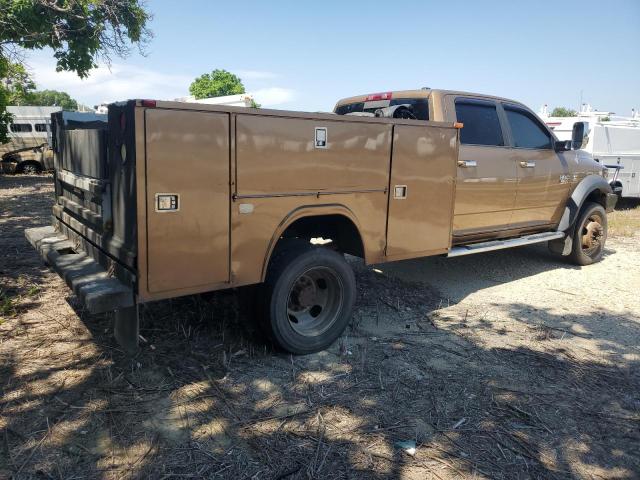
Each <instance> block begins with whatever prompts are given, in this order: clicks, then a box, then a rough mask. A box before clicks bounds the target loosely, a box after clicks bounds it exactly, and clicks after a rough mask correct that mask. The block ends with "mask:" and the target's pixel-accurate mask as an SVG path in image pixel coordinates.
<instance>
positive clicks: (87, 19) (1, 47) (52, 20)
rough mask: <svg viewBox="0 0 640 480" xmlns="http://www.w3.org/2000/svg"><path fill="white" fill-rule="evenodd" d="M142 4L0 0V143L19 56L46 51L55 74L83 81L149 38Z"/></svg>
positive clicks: (122, 0)
mask: <svg viewBox="0 0 640 480" xmlns="http://www.w3.org/2000/svg"><path fill="white" fill-rule="evenodd" d="M142 2H143V0H0V142H3V141H6V134H7V123H8V122H9V121H10V117H9V116H8V115H7V112H6V106H7V105H8V103H9V100H10V96H11V95H12V92H14V93H15V92H16V88H17V87H16V85H13V86H10V85H8V83H7V81H6V80H7V78H8V77H7V75H8V73H9V70H10V68H9V67H10V65H11V64H21V61H20V60H21V57H20V52H22V51H24V50H41V49H43V48H51V49H52V50H53V56H54V58H55V59H56V62H57V63H56V69H57V70H58V71H62V70H68V71H72V72H76V73H77V74H78V75H79V76H80V77H82V78H84V77H86V76H87V75H88V74H89V72H90V71H91V69H92V68H95V67H96V66H97V62H98V60H103V61H106V62H109V61H110V58H111V57H112V56H113V55H116V56H119V57H124V56H126V55H127V54H128V53H129V52H130V48H131V45H133V44H135V45H137V46H138V47H139V48H141V49H142V48H143V46H144V45H145V44H146V42H147V41H148V40H149V39H150V38H151V33H150V32H149V30H148V29H147V24H148V21H149V19H150V14H149V13H148V12H147V11H146V10H145V8H144V4H143V3H142Z"/></svg>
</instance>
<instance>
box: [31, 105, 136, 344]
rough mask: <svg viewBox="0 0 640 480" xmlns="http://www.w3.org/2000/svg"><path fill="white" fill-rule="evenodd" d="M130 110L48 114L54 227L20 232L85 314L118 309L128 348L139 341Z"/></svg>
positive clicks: (121, 338) (119, 331)
mask: <svg viewBox="0 0 640 480" xmlns="http://www.w3.org/2000/svg"><path fill="white" fill-rule="evenodd" d="M133 108H134V103H133V102H127V103H124V104H118V105H112V106H110V107H109V116H108V117H107V115H98V114H94V113H79V112H57V113H54V114H52V134H53V138H52V143H53V145H52V147H53V150H54V180H55V203H54V205H53V216H52V225H51V226H48V227H40V228H31V229H27V230H25V236H26V237H27V239H28V240H29V242H30V243H31V245H33V247H34V248H35V249H36V250H37V251H38V252H39V254H40V256H41V257H42V259H43V260H44V262H45V263H46V264H48V265H49V266H50V267H51V268H52V269H53V270H54V271H56V273H58V275H60V277H61V278H63V279H64V280H65V282H66V283H67V285H69V287H70V288H71V289H72V290H73V292H74V293H75V294H76V296H77V297H78V299H79V300H80V301H81V303H82V305H83V306H84V307H85V308H86V309H87V310H88V311H89V312H91V313H104V312H109V311H115V312H116V316H115V320H116V321H115V334H116V339H117V340H118V342H119V343H120V344H121V345H122V346H123V347H125V349H126V350H128V351H133V350H135V348H136V347H137V339H138V318H137V305H136V298H135V291H136V250H137V249H136V218H135V212H136V210H135V209H136V202H135V193H136V192H135V149H134V125H133ZM122 145H125V147H124V148H122ZM127 151H128V152H129V153H128V154H125V157H126V158H124V159H123V158H121V156H122V154H123V152H127Z"/></svg>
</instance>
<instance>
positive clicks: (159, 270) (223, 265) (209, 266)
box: [145, 109, 230, 293]
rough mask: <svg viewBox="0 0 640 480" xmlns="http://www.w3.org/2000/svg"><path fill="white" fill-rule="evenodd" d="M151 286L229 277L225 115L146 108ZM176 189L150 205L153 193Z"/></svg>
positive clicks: (168, 287)
mask: <svg viewBox="0 0 640 480" xmlns="http://www.w3.org/2000/svg"><path fill="white" fill-rule="evenodd" d="M145 120H146V179H147V195H146V204H147V253H148V264H147V269H148V275H147V282H148V290H149V292H150V293H160V292H168V291H175V290H179V289H185V288H194V287H205V286H210V285H214V284H220V283H226V282H228V281H229V201H230V198H229V197H230V189H229V115H228V114H225V113H201V112H188V111H183V112H179V111H168V110H159V109H148V110H147V111H146V118H145ZM159 193H165V194H166V193H171V194H178V195H179V196H180V197H179V206H178V210H177V211H166V212H159V211H156V208H155V207H156V204H155V201H156V198H155V196H156V194H159Z"/></svg>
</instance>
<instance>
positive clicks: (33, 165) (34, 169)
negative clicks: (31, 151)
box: [16, 161, 42, 175]
mask: <svg viewBox="0 0 640 480" xmlns="http://www.w3.org/2000/svg"><path fill="white" fill-rule="evenodd" d="M16 171H17V172H18V173H25V174H27V175H36V174H38V173H40V172H42V167H41V166H40V164H39V163H38V162H33V161H27V162H23V163H20V164H19V165H18V167H17V168H16Z"/></svg>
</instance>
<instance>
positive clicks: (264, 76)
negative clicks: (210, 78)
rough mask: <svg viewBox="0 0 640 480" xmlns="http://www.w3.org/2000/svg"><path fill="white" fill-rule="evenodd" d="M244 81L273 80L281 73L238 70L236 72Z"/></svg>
mask: <svg viewBox="0 0 640 480" xmlns="http://www.w3.org/2000/svg"><path fill="white" fill-rule="evenodd" d="M234 73H235V74H236V75H238V76H239V77H240V79H241V80H242V81H243V82H244V81H245V80H273V79H274V78H278V77H279V76H280V75H278V74H277V73H273V72H263V71H260V70H238V71H237V72H234Z"/></svg>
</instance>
